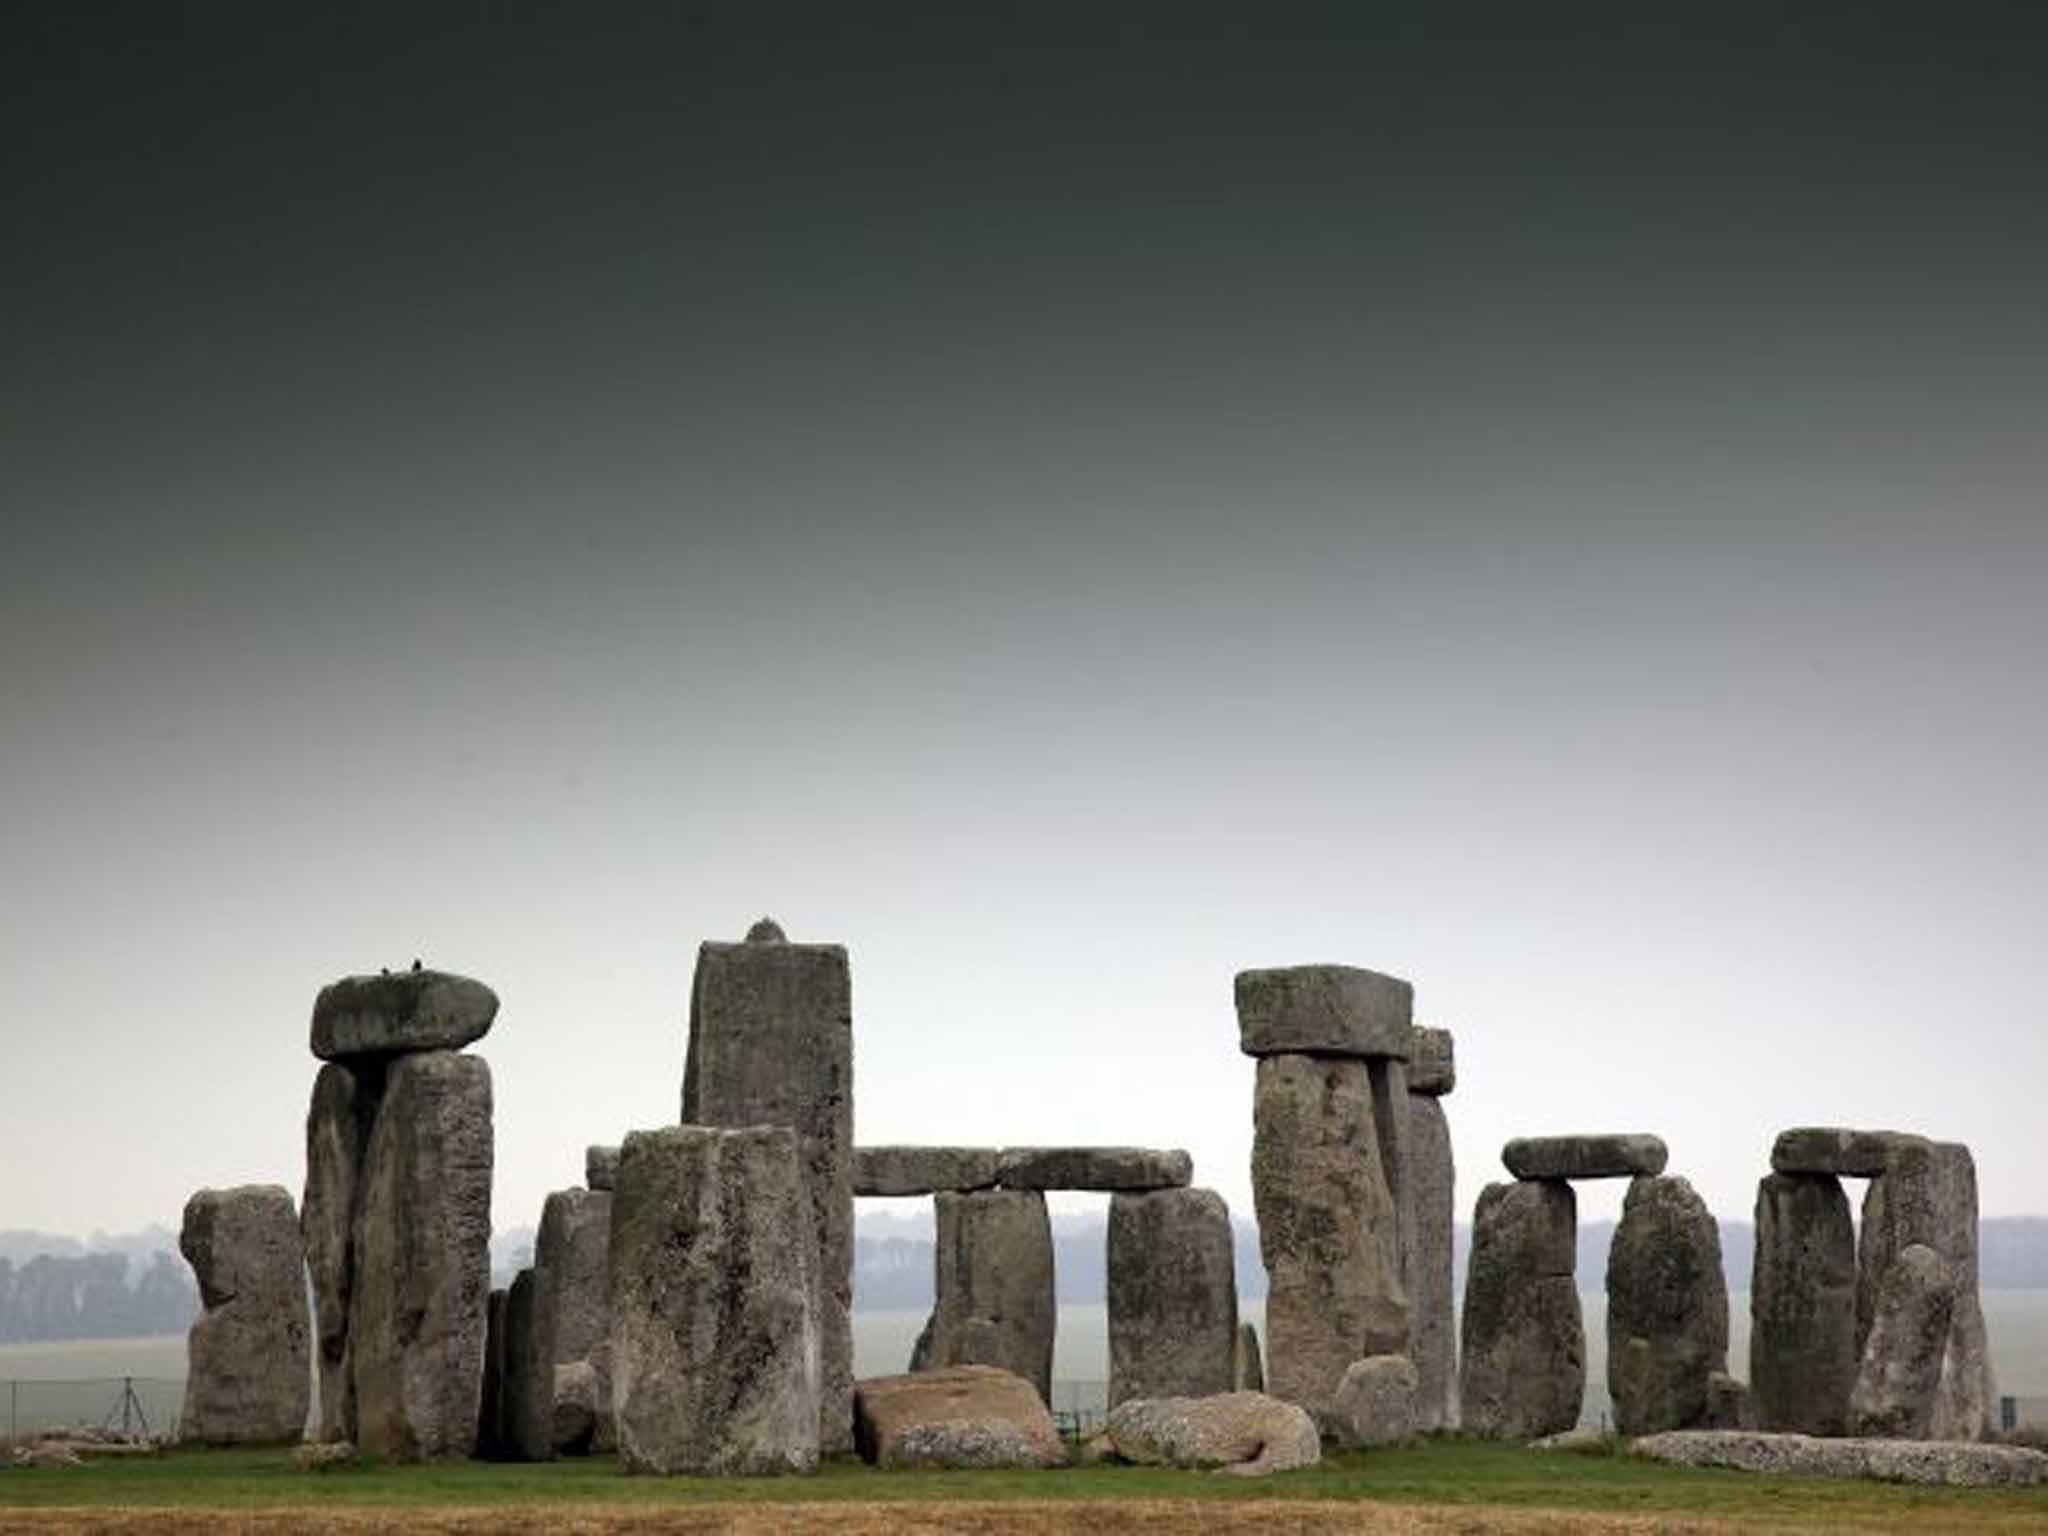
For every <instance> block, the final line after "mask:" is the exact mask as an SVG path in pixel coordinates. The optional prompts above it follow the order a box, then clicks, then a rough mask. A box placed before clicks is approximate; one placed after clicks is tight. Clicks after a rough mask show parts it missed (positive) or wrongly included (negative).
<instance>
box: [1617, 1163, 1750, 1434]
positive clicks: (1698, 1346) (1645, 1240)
mask: <svg viewBox="0 0 2048 1536" xmlns="http://www.w3.org/2000/svg"><path fill="white" fill-rule="evenodd" d="M1727 1366H1728V1281H1727V1277H1726V1275H1725V1274H1724V1273H1723V1271H1722V1268H1721V1231H1720V1228H1719V1226H1717V1225H1716V1223H1715V1221H1714V1213H1713V1212H1712V1211H1710V1210H1708V1209H1707V1206H1706V1202H1705V1201H1703V1200H1702V1199H1700V1197H1699V1195H1698V1194H1697V1193H1695V1192H1694V1190H1693V1187H1692V1185H1691V1184H1690V1183H1688V1182H1687V1181H1686V1180H1684V1179H1681V1178H1678V1177H1676V1176H1673V1175H1664V1176H1662V1177H1638V1178H1636V1179H1635V1180H1633V1181H1632V1182H1631V1183H1630V1184H1629V1188H1628V1198H1627V1200H1626V1201H1625V1202H1624V1204H1623V1207H1622V1216H1621V1224H1620V1225H1619V1226H1618V1227H1616V1228H1615V1231H1614V1241H1613V1244H1612V1245H1611V1246H1610V1247H1609V1249H1608V1251H1607V1390H1608V1394H1609V1396H1610V1397H1611V1398H1612V1400H1613V1403H1614V1427H1615V1429H1616V1430H1618V1431H1619V1432H1620V1433H1622V1434H1624V1435H1629V1436H1635V1435H1654V1434H1657V1433H1659V1432H1660V1431H1663V1430H1667V1429H1692V1428H1695V1427H1700V1426H1703V1425H1705V1424H1706V1422H1707V1418H1708V1392H1709V1383H1710V1382H1711V1380H1712V1378H1713V1377H1714V1375H1715V1374H1716V1373H1717V1372H1723V1373H1725V1371H1726V1370H1727Z"/></svg>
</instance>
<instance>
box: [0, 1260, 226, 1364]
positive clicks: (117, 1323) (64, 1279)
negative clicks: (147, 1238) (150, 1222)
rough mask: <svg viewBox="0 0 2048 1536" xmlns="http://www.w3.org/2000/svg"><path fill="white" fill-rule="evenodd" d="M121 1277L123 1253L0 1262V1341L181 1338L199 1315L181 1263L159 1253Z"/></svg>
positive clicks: (194, 1290)
mask: <svg viewBox="0 0 2048 1536" xmlns="http://www.w3.org/2000/svg"><path fill="white" fill-rule="evenodd" d="M129 1278H130V1264H129V1259H128V1255H127V1254H125V1253H83V1254H51V1253H40V1254H37V1255H36V1256H35V1257H34V1258H31V1259H27V1260H24V1261H23V1262H21V1263H18V1264H17V1263H16V1262H15V1261H14V1260H12V1259H8V1258H0V1343H9V1344H13V1343H27V1342H43V1341H47V1340H53V1339H126V1338H136V1337H140V1336H142V1335H146V1334H155V1333H182V1332H183V1331H184V1330H185V1329H186V1328H188V1327H190V1326H191V1324H192V1319H193V1318H195V1317H197V1316H198V1315H199V1288H198V1286H197V1285H196V1284H195V1283H194V1282H193V1279H192V1271H191V1269H190V1268H189V1267H188V1266H187V1265H186V1264H185V1262H184V1260H182V1259H180V1258H177V1257H175V1256H173V1255H172V1254H169V1253H165V1252H161V1251H160V1252H158V1253H157V1254H155V1255H154V1256H153V1257H152V1258H151V1259H149V1260H148V1261H147V1262H146V1263H139V1264H137V1265H136V1266H135V1274H134V1283H133V1284H132V1285H131V1284H130V1283H129Z"/></svg>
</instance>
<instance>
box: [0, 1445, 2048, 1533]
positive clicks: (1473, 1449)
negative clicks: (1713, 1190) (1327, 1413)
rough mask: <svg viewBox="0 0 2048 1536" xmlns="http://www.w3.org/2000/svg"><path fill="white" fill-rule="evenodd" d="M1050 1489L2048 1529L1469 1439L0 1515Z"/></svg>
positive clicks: (845, 1466)
mask: <svg viewBox="0 0 2048 1536" xmlns="http://www.w3.org/2000/svg"><path fill="white" fill-rule="evenodd" d="M1045 1499H1202V1500H1238V1499H1373V1500H1379V1501H1383V1502H1387V1503H1394V1504H1430V1505H1461V1506H1488V1507H1495V1508H1509V1509H1524V1510H1586V1511H1598V1512H1605V1513H1610V1514H1618V1515H1637V1516H1657V1515H1686V1516H1692V1517H1699V1518H1707V1519H1728V1520H1737V1521H1740V1520H1750V1519H1765V1520H1769V1521H1772V1522H1792V1521H1796V1522H1802V1523H1807V1522H1810V1523H1835V1522H1846V1523H1865V1524H1868V1523H1876V1522H1883V1523H1892V1522H1898V1523H1901V1524H1913V1525H1920V1524H1928V1523H1932V1524H1938V1525H1941V1526H1943V1527H1954V1526H1966V1527H1967V1526H1996V1527H2001V1528H2010V1527H2013V1526H2025V1525H2031V1524H2034V1523H2037V1522H2038V1523H2039V1524H2040V1525H2041V1526H2042V1527H2043V1528H2044V1529H2048V1489H1926V1488H1909V1487H1896V1486H1888V1485H1882V1484H1872V1483H1852V1482H1827V1481H1820V1480H1812V1479H1795V1478H1761V1477H1755V1476H1750V1475H1748V1474H1744V1473H1739V1472H1724V1471H1700V1470H1692V1469H1686V1468H1678V1467H1668V1466H1662V1465H1658V1464H1654V1463H1650V1462H1642V1461H1637V1460H1635V1459H1633V1458H1631V1457H1628V1456H1621V1455H1598V1454H1594V1455H1586V1454H1565V1453H1549V1454H1545V1453H1541V1452H1535V1451H1529V1450H1524V1449H1521V1448H1519V1447H1514V1446H1503V1445H1493V1444H1484V1443H1480V1442H1474V1441H1463V1440H1456V1439H1445V1440H1436V1441H1431V1442H1428V1443H1425V1444H1422V1445H1418V1446H1414V1447H1409V1448H1405V1449H1399V1450H1381V1451H1371V1452H1339V1453H1336V1454H1333V1455H1331V1456H1330V1457H1328V1458H1327V1459H1326V1460H1325V1461H1324V1463H1323V1464H1322V1465H1321V1466H1319V1467H1315V1468H1311V1469H1308V1470H1305V1471H1301V1472H1294V1473H1286V1474H1282V1475H1280V1476H1278V1477H1271V1478H1264V1479H1245V1478H1233V1477H1219V1476H1209V1475H1204V1474H1200V1473H1191V1472H1176V1471H1170V1470H1165V1469H1159V1468H1149V1467H1121V1466H1101V1467H1081V1468H1075V1469H1072V1470H1069V1471H1061V1472H1037V1473H1026V1472H937V1473H906V1472H877V1471H875V1470H874V1469H872V1468H869V1467H866V1466H862V1465H860V1464H859V1463H857V1462H836V1463H833V1464H831V1465H830V1466H828V1467H826V1468H824V1469H823V1470H822V1471H820V1473H819V1474H818V1475H817V1476H815V1477H802V1478H794V1477H793V1478H747V1479H729V1480H712V1479H696V1478H667V1479H664V1478H647V1477H626V1476H624V1475H622V1474H621V1473H620V1472H619V1471H618V1469H617V1466H616V1464H615V1463H612V1462H609V1461H561V1462H554V1463H550V1464H547V1465H539V1466H508V1465H492V1464H486V1463H482V1462H454V1463H445V1464H437V1465H426V1466H376V1465H360V1466H354V1467H346V1468H341V1469H336V1470H331V1471H325V1472H315V1473H307V1472H298V1471H295V1470H293V1469H292V1467H291V1465H290V1461H289V1457H288V1455H287V1453H285V1452H282V1451H174V1452H170V1453H167V1454H165V1455H163V1456H158V1457H146V1458H145V1457H133V1458H127V1459H120V1460H105V1461H96V1462H91V1463H89V1464H88V1465H86V1466H84V1467H62V1468H33V1469H22V1468H15V1469H9V1470H7V1471H4V1472H0V1510H4V1509H13V1510H22V1509H59V1508H124V1509H165V1510H170V1509H227V1510H238V1511H260V1510H263V1509H266V1508H280V1507H291V1506H296V1507H300V1508H305V1507H314V1506H321V1507H331V1508H358V1509H360V1508H364V1507H371V1506H382V1507H387V1508H391V1509H394V1510H400V1509H424V1508H427V1507H434V1506H440V1507H463V1508H470V1509H475V1508H480V1507H489V1506H494V1505H504V1506H522V1507H524V1508H526V1509H528V1510H533V1509H534V1508H535V1507H536V1506H538V1507H541V1508H556V1509H560V1510H564V1511H566V1510H568V1509H569V1508H570V1507H571V1506H575V1505H592V1506H613V1507H618V1506H632V1505H646V1506H656V1505H659V1506H664V1507H668V1508H675V1507H677V1506H690V1505H713V1504H723V1505H733V1504H779V1503H787V1502H813V1503H836V1502H848V1501H862V1502H876V1501H880V1502H903V1503H928V1502H931V1501H943V1500H978V1501H998V1502H1007V1501H1013V1500H1045Z"/></svg>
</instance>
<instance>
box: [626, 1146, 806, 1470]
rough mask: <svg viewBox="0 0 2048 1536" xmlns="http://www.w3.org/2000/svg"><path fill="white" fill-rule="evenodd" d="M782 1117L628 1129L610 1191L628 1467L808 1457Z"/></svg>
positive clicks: (801, 1323)
mask: <svg viewBox="0 0 2048 1536" xmlns="http://www.w3.org/2000/svg"><path fill="white" fill-rule="evenodd" d="M800 1145H801V1144H800V1142H799V1139H798V1137H797V1135H796V1133H795V1132H794V1131H793V1130H791V1129H789V1128H788V1127H786V1126H756V1127H753V1128H750V1129H745V1130H711V1129H707V1128H705V1127H702V1126H692V1125H685V1126H677V1127H672V1128H669V1129H666V1130H659V1131H636V1132H634V1133H633V1134H632V1135H630V1136H628V1137H627V1138H626V1141H625V1145H624V1147H623V1148H622V1149H621V1151H620V1155H619V1169H618V1182H617V1187H616V1190H615V1191H614V1193H613V1196H612V1224H611V1254H610V1268H611V1298H612V1301H611V1338H612V1348H611V1354H612V1361H611V1368H612V1394H611V1395H612V1406H613V1409H614V1411H615V1412H616V1414H617V1419H618V1437H619V1453H620V1456H621V1458H622V1460H623V1461H624V1463H625V1466H626V1470H627V1471H629V1472H653V1473H660V1474H667V1475H673V1474H677V1473H683V1474H689V1475H693V1476H759V1475H763V1474H768V1473H776V1472H809V1471H813V1470H815V1469H816V1467H817V1464H818V1425H819V1380H820V1376H819V1347H818V1345H819V1328H818V1319H817V1302H818V1288H817V1282H816V1280H815V1278H814V1276H813V1274H812V1268H813V1266H814V1265H815V1263H816V1261H817V1226H816V1222H815V1220H814V1219H813V1210H814V1208H813V1205H812V1201H811V1197H810V1192H809V1190H808V1189H807V1187H806V1184H805V1179H804V1171H803V1162H804V1159H803V1155H802V1153H801V1150H800Z"/></svg>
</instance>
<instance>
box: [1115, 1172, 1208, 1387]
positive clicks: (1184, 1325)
mask: <svg viewBox="0 0 2048 1536" xmlns="http://www.w3.org/2000/svg"><path fill="white" fill-rule="evenodd" d="M1108 1303H1109V1305H1108V1311H1109V1406H1110V1407H1111V1408H1114V1407H1115V1406H1116V1405H1117V1404H1118V1403H1120V1402H1122V1401H1123V1400H1124V1399H1125V1398H1128V1397H1206V1396H1208V1395H1209V1394H1210V1393H1214V1392H1228V1391H1230V1390H1231V1389H1232V1387H1233V1385H1234V1382H1233V1376H1234V1369H1233V1367H1234V1363H1235V1362H1234V1355H1235V1352H1236V1347H1237V1278H1236V1272H1235V1270H1234V1268H1233V1266H1232V1253H1231V1233H1230V1210H1229V1207H1227V1206H1226V1205H1225V1204H1224V1203H1223V1197H1222V1196H1220V1195H1218V1194H1216V1193H1215V1192H1214V1191H1213V1190H1207V1189H1166V1190H1159V1191H1156V1192H1153V1193H1150V1194H1120V1195H1112V1196H1111V1197H1110V1202H1109V1288H1108Z"/></svg>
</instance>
